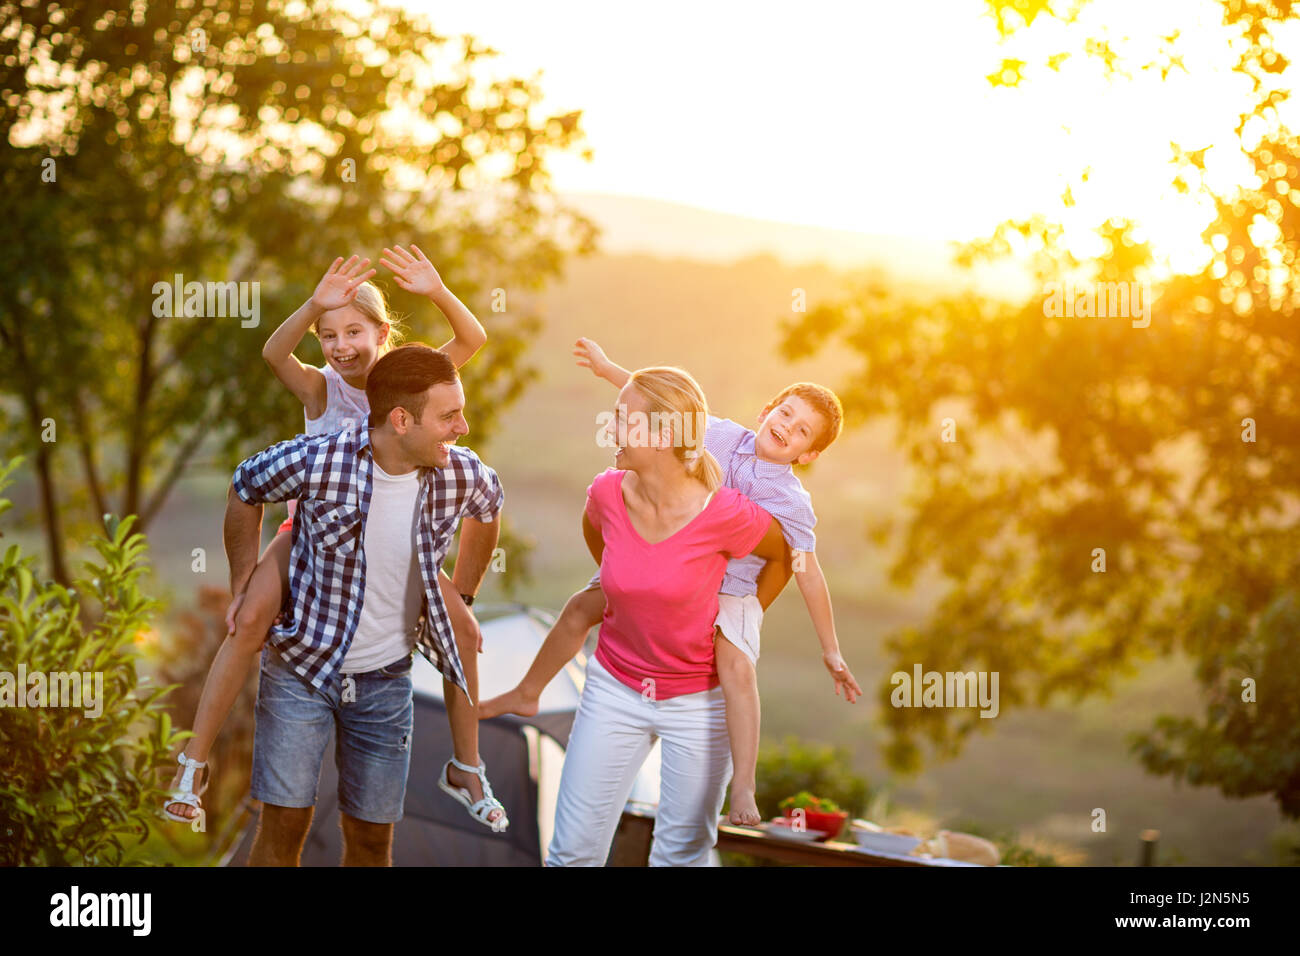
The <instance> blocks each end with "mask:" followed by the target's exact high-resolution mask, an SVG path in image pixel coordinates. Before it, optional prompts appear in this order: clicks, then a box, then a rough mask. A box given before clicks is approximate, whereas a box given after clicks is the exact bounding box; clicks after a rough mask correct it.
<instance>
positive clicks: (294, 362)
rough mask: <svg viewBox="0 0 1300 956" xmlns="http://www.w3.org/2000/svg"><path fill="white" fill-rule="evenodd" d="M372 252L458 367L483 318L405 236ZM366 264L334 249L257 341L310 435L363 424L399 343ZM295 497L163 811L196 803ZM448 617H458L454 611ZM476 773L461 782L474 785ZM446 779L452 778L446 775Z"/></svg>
mask: <svg viewBox="0 0 1300 956" xmlns="http://www.w3.org/2000/svg"><path fill="white" fill-rule="evenodd" d="M380 262H381V263H382V264H383V265H384V266H385V267H386V268H387V269H389V270H390V271H392V273H393V277H394V280H395V281H396V282H397V284H398V285H399V286H400V287H401V288H403V289H405V290H406V291H407V292H414V293H416V294H419V295H424V296H427V297H428V298H429V299H431V300H432V301H433V303H434V305H436V306H437V307H438V308H439V309H440V310H441V311H442V314H443V315H444V316H446V318H447V321H448V322H449V323H450V324H451V328H452V333H453V338H452V340H451V341H450V342H448V343H447V344H446V345H444V346H443V347H442V351H444V352H446V353H447V355H448V357H449V358H450V359H451V360H452V361H453V362H454V363H455V364H456V366H457V367H458V368H459V367H460V366H462V365H464V364H465V363H466V362H467V361H469V359H470V357H471V356H472V355H474V353H475V352H477V351H478V350H479V349H480V348H482V346H483V343H484V342H486V341H487V334H486V333H485V332H484V331H483V326H482V325H480V324H479V321H478V319H476V318H475V317H474V315H473V313H471V312H470V311H469V309H467V308H466V307H465V306H464V304H462V303H461V301H460V300H459V299H457V298H456V296H454V295H453V294H452V293H451V291H450V290H449V289H448V288H447V287H446V285H444V284H443V282H442V279H441V277H440V276H439V275H438V272H437V270H435V269H434V267H433V264H432V263H431V262H430V261H429V260H428V258H426V257H425V255H424V253H423V252H421V251H420V249H419V247H418V246H415V245H412V246H411V251H410V252H408V251H406V250H405V249H403V248H402V247H401V246H396V247H394V248H393V249H391V250H390V249H387V248H385V249H384V255H383V257H381V259H380ZM368 265H370V260H369V259H362V260H361V261H360V262H358V261H357V257H356V256H352V257H351V258H349V259H348V260H347V262H344V261H343V259H342V258H341V257H340V258H338V259H335V260H334V263H333V265H331V266H330V268H329V271H328V272H326V273H325V276H324V278H322V279H321V280H320V284H319V285H317V286H316V291H315V292H314V293H313V294H312V297H311V298H310V299H309V300H308V301H307V302H306V303H305V304H304V305H303V306H302V307H301V308H299V309H298V311H296V312H294V314H293V315H291V316H289V318H287V319H285V321H284V323H283V324H282V325H281V326H280V327H279V328H278V329H276V330H275V332H274V333H273V334H272V335H271V337H270V338H269V339H267V341H266V345H265V346H264V347H263V349H262V357H263V358H264V359H266V362H267V364H268V365H270V366H271V370H272V371H273V372H274V373H275V376H276V378H278V379H279V380H280V381H281V382H282V383H283V384H284V387H285V388H287V389H289V391H291V392H293V394H294V395H295V396H296V397H297V398H298V400H299V401H301V402H302V404H303V417H304V419H305V426H306V427H305V431H306V433H307V434H308V435H319V434H325V433H328V432H337V431H341V430H343V429H344V428H351V427H354V426H356V425H358V424H364V423H365V422H366V420H367V419H368V418H369V416H370V403H369V401H367V399H366V391H365V388H366V377H367V375H368V374H369V372H370V369H371V368H372V367H373V366H374V364H375V362H377V361H379V359H380V357H381V356H383V355H384V354H385V353H386V352H388V351H389V350H390V349H392V348H394V347H395V346H397V345H398V344H399V342H398V332H397V331H396V330H395V329H394V324H395V323H394V321H393V319H392V318H390V316H389V315H388V311H387V307H386V305H385V303H384V297H383V294H382V293H381V292H380V291H379V289H378V288H376V287H375V286H374V285H372V284H371V283H369V282H367V281H366V280H367V279H369V278H370V277H371V276H373V275H374V274H375V270H374V269H369V270H367V269H366V267H367V266H368ZM308 329H310V330H311V331H312V332H313V333H315V335H316V337H317V338H318V339H319V340H320V346H321V352H322V353H323V354H324V356H325V364H324V365H323V366H321V367H320V368H315V367H313V366H309V365H303V364H302V362H300V361H298V359H297V358H296V357H295V356H294V354H293V351H294V349H295V348H297V347H298V343H299V342H301V341H302V338H303V336H304V335H306V333H307V330H308ZM295 505H296V502H292V501H291V502H289V517H288V519H286V520H285V522H284V523H283V524H281V525H280V528H279V530H278V531H277V532H276V536H275V539H274V540H273V541H272V542H271V543H270V544H269V545H268V546H267V548H266V551H265V552H264V553H263V554H262V559H261V561H259V562H258V565H257V569H256V570H255V571H254V572H253V576H252V578H251V579H250V580H249V583H248V588H247V590H246V591H244V593H243V594H240V595H238V596H236V597H235V599H234V600H233V601H231V603H230V608H229V610H228V611H227V612H226V632H227V633H226V639H225V641H223V642H222V644H221V648H220V649H219V650H218V651H217V655H216V657H215V658H214V659H213V661H212V667H211V668H210V669H209V671H208V676H207V679H206V680H205V681H204V684H203V693H202V695H201V696H200V698H199V706H198V711H197V713H196V714H195V717H194V736H193V737H191V738H190V740H189V742H188V744H187V745H186V747H185V749H184V750H183V751H182V752H181V753H180V755H179V756H178V757H177V758H176V759H177V762H178V763H179V764H180V765H181V769H180V770H178V771H177V773H176V778H175V779H174V780H173V781H172V787H173V790H172V794H171V800H170V801H169V802H168V803H167V805H166V807H165V808H164V811H163V812H164V814H165V815H166V816H167V817H168V819H171V820H177V821H180V822H188V821H190V820H193V819H194V818H195V817H197V816H198V815H199V814H200V812H201V811H200V809H199V805H200V804H199V797H200V795H201V794H202V793H203V790H205V789H206V787H207V781H206V776H207V775H206V774H205V775H204V776H205V780H204V782H203V784H202V786H200V787H199V788H198V789H197V790H196V789H195V786H194V775H195V771H197V770H201V769H203V768H205V767H206V766H207V759H208V753H209V751H210V750H211V748H212V744H213V741H214V740H215V739H216V736H217V733H218V731H220V729H221V725H222V723H224V722H225V719H226V716H227V715H228V714H229V713H230V708H231V707H232V706H233V705H234V702H235V698H236V697H238V696H239V691H240V689H241V688H242V687H243V686H244V682H245V681H246V680H247V678H248V669H249V667H250V665H251V664H252V663H253V662H254V661H255V660H256V659H257V657H258V654H259V653H260V652H261V649H262V645H263V644H264V643H265V642H266V636H267V631H268V630H269V629H270V628H271V625H272V624H274V623H275V619H276V616H277V615H278V614H279V612H280V606H281V604H282V603H283V600H284V596H285V594H286V593H287V592H288V589H289V552H290V545H291V543H292V534H291V533H290V532H291V529H292V527H293V516H294V511H295ZM440 580H441V581H442V582H443V583H444V591H446V588H447V587H450V582H449V581H448V580H447V578H446V576H445V575H443V576H442V578H441V579H440ZM453 590H454V589H453ZM444 596H446V593H444ZM460 603H461V602H460V601H459V599H458V600H457V601H455V602H451V601H449V602H448V610H449V611H451V609H452V608H455V607H457V606H458V605H460ZM453 623H458V622H457V621H456V620H455V618H453ZM471 776H472V775H471ZM476 780H477V778H475V781H467V782H466V783H465V785H472V783H473V782H476ZM453 782H457V781H455V780H454V779H453ZM480 796H481V795H480Z"/></svg>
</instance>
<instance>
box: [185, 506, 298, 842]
mask: <svg viewBox="0 0 1300 956" xmlns="http://www.w3.org/2000/svg"><path fill="white" fill-rule="evenodd" d="M292 537H293V536H292V535H291V534H290V533H289V532H287V531H285V532H282V533H280V534H277V535H276V536H275V538H274V539H273V540H272V541H271V543H270V544H269V545H267V548H266V553H265V554H263V555H262V559H261V561H259V562H258V564H257V567H256V568H254V569H253V574H252V576H251V577H250V578H249V580H248V590H247V591H246V592H245V594H244V603H243V604H241V605H240V607H239V611H238V612H237V613H236V614H235V630H234V633H232V634H227V635H226V639H225V640H224V641H222V642H221V647H220V648H219V649H218V650H217V656H216V657H215V658H213V660H212V666H211V667H210V668H208V676H207V679H206V680H204V682H203V693H202V694H201V695H200V697H199V706H198V710H197V711H196V713H195V715H194V736H193V737H191V738H190V739H189V740H188V741H187V742H186V746H185V755H186V756H187V757H191V758H193V759H194V760H207V759H208V753H209V751H210V750H211V749H212V744H213V742H214V741H215V740H216V739H217V734H218V733H219V732H220V730H221V725H222V724H223V723H225V720H226V717H227V716H229V714H230V708H231V707H233V706H234V704H235V700H236V698H238V697H239V692H240V691H241V690H242V689H243V687H244V682H245V681H246V680H248V670H249V668H250V667H251V666H252V664H253V662H254V661H256V660H257V656H258V653H259V652H260V651H261V650H262V645H263V644H265V643H266V634H267V631H269V630H270V629H271V624H272V623H273V622H274V621H275V617H276V615H277V614H279V613H280V604H281V602H282V600H283V595H284V593H285V592H286V591H287V590H288V581H289V552H290V550H291V545H292ZM180 778H181V772H180V771H178V772H177V774H176V778H175V779H174V780H173V781H172V787H173V788H175V787H177V786H179V784H180ZM168 809H169V810H171V811H172V812H173V813H177V814H180V815H181V816H187V817H190V818H193V817H195V816H197V815H198V810H197V809H195V808H194V807H191V806H189V805H188V804H183V803H172V804H168Z"/></svg>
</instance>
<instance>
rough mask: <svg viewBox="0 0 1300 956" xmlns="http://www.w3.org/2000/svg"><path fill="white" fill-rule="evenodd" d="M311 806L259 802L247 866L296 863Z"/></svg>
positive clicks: (303, 840) (309, 826)
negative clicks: (279, 805) (259, 807)
mask: <svg viewBox="0 0 1300 956" xmlns="http://www.w3.org/2000/svg"><path fill="white" fill-rule="evenodd" d="M314 811H315V808H314V807H277V806H275V804H272V803H264V804H262V813H261V815H260V816H259V817H258V820H257V833H256V834H254V835H253V848H252V849H251V850H250V851H249V856H248V865H249V866H298V865H299V863H300V859H301V857H302V847H303V844H304V843H306V842H307V831H308V830H310V829H311V817H312V813H313V812H314Z"/></svg>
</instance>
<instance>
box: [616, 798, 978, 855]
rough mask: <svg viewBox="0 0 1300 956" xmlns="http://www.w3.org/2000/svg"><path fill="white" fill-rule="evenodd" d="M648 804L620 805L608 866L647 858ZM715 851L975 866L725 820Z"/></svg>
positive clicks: (650, 819)
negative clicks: (782, 833)
mask: <svg viewBox="0 0 1300 956" xmlns="http://www.w3.org/2000/svg"><path fill="white" fill-rule="evenodd" d="M654 821H655V814H654V807H652V806H648V805H645V804H638V803H629V804H628V805H627V806H626V807H625V808H624V809H623V816H622V818H621V819H620V820H619V824H618V830H617V831H615V834H614V846H613V849H612V850H611V852H610V859H609V865H610V866H645V865H647V862H648V861H649V859H650V837H651V833H652V832H653V830H654ZM717 848H718V849H719V850H727V851H731V852H734V853H744V854H747V855H749V856H753V857H758V858H759V859H764V860H775V861H777V862H779V863H793V864H799V865H804V866H922V867H925V866H979V865H980V864H978V863H965V862H962V861H959V860H946V859H939V858H934V857H921V856H908V855H905V854H901V853H881V852H878V851H875V850H864V849H862V848H861V847H859V846H858V844H857V843H841V842H837V841H835V840H827V841H826V842H824V843H817V842H813V841H802V840H791V839H789V838H786V837H778V836H772V835H771V834H769V833H766V832H764V831H763V830H758V829H755V828H753V827H737V826H732V825H730V824H728V823H719V825H718V844H717Z"/></svg>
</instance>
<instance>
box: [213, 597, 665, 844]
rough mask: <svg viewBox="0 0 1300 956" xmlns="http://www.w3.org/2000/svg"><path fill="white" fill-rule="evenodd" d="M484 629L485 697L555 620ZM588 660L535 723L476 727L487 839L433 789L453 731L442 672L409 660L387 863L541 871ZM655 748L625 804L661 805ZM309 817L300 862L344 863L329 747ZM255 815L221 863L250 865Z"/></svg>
mask: <svg viewBox="0 0 1300 956" xmlns="http://www.w3.org/2000/svg"><path fill="white" fill-rule="evenodd" d="M475 610H476V611H478V612H479V613H478V617H479V622H480V625H481V627H482V630H483V653H482V654H481V655H479V692H480V695H481V696H482V697H484V698H487V697H492V696H494V695H496V694H499V693H503V692H504V691H507V690H509V689H510V688H511V687H513V686H514V685H515V684H516V683H518V681H519V679H520V678H521V677H523V675H524V673H525V672H526V671H527V670H528V666H529V664H531V663H532V661H533V657H534V656H535V655H536V653H537V649H538V648H539V647H540V646H541V643H542V640H543V639H544V638H545V637H546V633H547V631H548V630H549V629H550V627H551V625H552V624H554V618H553V617H552V616H551V615H549V614H547V613H546V612H544V611H540V610H538V609H536V608H531V607H525V606H523V605H518V604H516V605H489V606H487V607H484V608H481V609H479V608H476V609H475ZM586 661H587V659H586V654H585V653H583V654H579V655H578V657H577V658H576V659H575V660H574V661H571V662H570V663H569V664H568V665H567V666H566V667H565V669H564V670H563V671H561V672H560V673H559V674H558V675H557V676H556V678H555V679H554V680H552V681H551V683H550V684H549V685H547V687H546V690H545V691H544V692H543V694H542V699H541V701H540V709H539V711H538V713H537V715H536V716H535V717H530V718H519V717H514V716H507V717H497V718H493V719H492V720H486V721H483V722H481V723H480V724H479V753H480V755H481V756H482V758H483V761H484V762H485V763H486V764H487V768H488V779H489V780H491V781H492V789H493V790H494V791H495V793H496V795H497V798H498V799H499V800H500V801H501V802H502V804H504V805H505V808H506V812H507V813H508V814H509V816H510V828H509V829H508V830H506V832H505V833H493V832H492V831H491V830H489V829H488V828H487V827H485V826H483V825H482V824H480V823H477V822H475V821H474V820H473V819H471V818H470V816H469V814H468V813H467V812H466V810H465V808H464V807H463V806H461V805H460V804H459V803H457V802H456V801H455V800H453V799H452V798H451V797H449V796H448V795H447V794H445V793H443V792H442V791H441V790H439V789H438V785H437V780H438V774H439V773H440V772H441V770H442V765H443V764H444V763H445V762H446V761H447V759H448V758H449V757H451V752H452V751H451V731H450V729H449V728H448V726H447V710H446V705H445V703H444V702H443V695H442V675H441V674H439V673H438V671H437V670H436V669H435V668H434V667H433V665H432V664H430V663H429V662H428V661H427V660H425V658H424V656H423V655H422V654H419V653H417V654H416V655H415V661H414V665H413V667H412V671H411V680H412V684H413V685H414V696H415V726H414V731H413V734H412V737H413V741H412V745H413V748H414V749H413V750H412V752H411V771H410V777H409V779H408V780H407V785H406V804H405V808H404V815H403V817H402V819H401V821H399V822H398V823H397V826H396V829H395V831H394V835H393V864H394V865H395V866H540V865H541V863H542V860H543V858H544V856H545V851H546V847H547V845H548V844H549V843H550V840H551V829H552V825H553V822H554V818H555V798H556V794H557V792H558V790H559V785H560V770H561V767H562V766H563V764H564V747H565V745H566V744H567V743H568V739H569V729H570V727H572V725H573V715H574V711H575V710H576V709H577V706H578V699H579V697H580V696H581V693H582V683H583V675H584V672H585V670H586ZM659 767H660V753H659V743H658V742H656V743H655V745H654V748H653V749H652V750H651V752H650V756H649V757H648V758H647V759H646V762H645V764H644V766H643V767H642V768H641V772H640V774H639V775H638V776H637V779H636V781H635V783H634V784H633V788H632V793H631V795H630V797H629V802H630V803H635V804H638V805H644V806H648V807H653V806H657V805H658V803H659ZM316 796H317V799H316V813H315V816H314V818H313V820H312V826H311V830H310V832H309V833H308V835H307V842H306V845H305V846H304V848H303V853H302V864H303V866H337V865H338V864H339V860H340V859H341V857H342V835H341V833H340V831H339V813H338V776H337V771H336V769H335V766H334V746H333V744H332V743H331V744H329V745H328V746H327V747H326V757H325V760H324V762H323V765H322V768H321V779H320V786H319V788H318V789H317V795H316ZM257 807H258V805H257V804H255V803H250V808H251V810H252V812H253V814H254V818H253V819H252V820H251V821H250V822H249V823H248V824H247V825H246V826H245V827H244V828H243V829H242V831H241V832H240V833H239V835H238V836H237V837H236V839H235V843H234V846H233V847H232V849H231V850H230V851H229V852H227V853H226V854H225V859H224V860H223V862H224V863H225V864H226V865H231V866H242V865H245V864H246V863H247V861H248V853H249V849H250V848H251V846H252V842H253V834H254V832H255V830H256V825H257V820H256V808H257Z"/></svg>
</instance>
